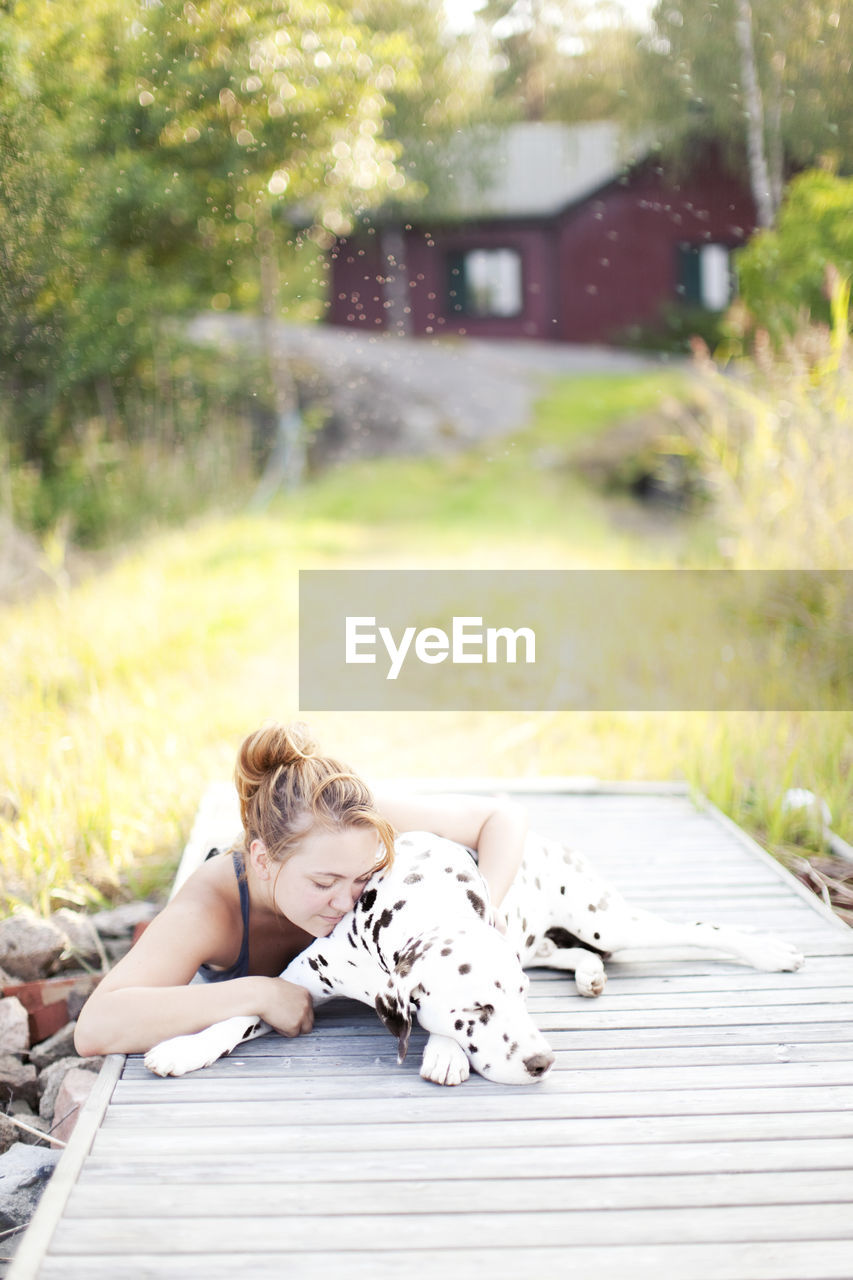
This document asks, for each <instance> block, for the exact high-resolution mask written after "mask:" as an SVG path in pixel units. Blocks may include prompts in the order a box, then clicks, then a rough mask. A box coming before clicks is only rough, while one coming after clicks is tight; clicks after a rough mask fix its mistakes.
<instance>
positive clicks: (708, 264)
mask: <svg viewBox="0 0 853 1280" xmlns="http://www.w3.org/2000/svg"><path fill="white" fill-rule="evenodd" d="M678 292H679V294H680V295H681V297H682V298H683V299H684V301H685V302H689V303H690V304H691V305H693V306H696V307H705V309H706V310H707V311H723V310H724V309H725V308H726V307H727V306H728V305H729V303H730V302H731V300H732V296H733V294H734V277H733V273H732V262H731V251H730V249H729V248H728V246H727V245H724V244H680V245H679V246H678Z"/></svg>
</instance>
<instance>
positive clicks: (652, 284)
mask: <svg viewBox="0 0 853 1280" xmlns="http://www.w3.org/2000/svg"><path fill="white" fill-rule="evenodd" d="M480 159H481V160H483V159H485V161H486V163H485V165H484V166H483V168H484V170H485V175H486V176H485V180H484V181H480V182H479V183H478V182H476V181H475V180H474V179H473V177H472V176H471V168H470V167H469V166H466V165H465V164H464V163H460V164H457V165H456V166H455V168H456V170H457V172H456V174H455V176H454V172H453V169H454V165H453V163H452V162H451V163H449V164H448V175H447V181H446V183H443V184H442V190H441V192H440V200H436V198H435V197H433V199H432V202H431V205H430V206H429V208H430V212H429V214H428V215H427V214H426V213H424V214H422V215H421V214H416V215H414V217H413V219H412V221H410V222H406V223H402V222H395V221H392V220H389V219H385V220H381V219H378V220H376V221H375V222H374V223H373V224H372V225H369V226H366V227H363V228H362V229H360V230H359V231H358V232H356V233H353V234H352V235H351V236H349V237H347V238H346V239H341V240H339V241H338V242H337V244H336V246H335V248H334V250H333V253H332V272H331V298H330V302H331V306H330V312H329V319H330V322H331V323H332V324H337V325H348V326H355V327H358V328H359V329H361V330H362V331H365V330H368V331H373V332H376V331H381V330H389V331H396V332H402V333H410V334H443V333H452V334H470V335H472V336H478V337H506V338H536V339H544V340H550V341H562V342H613V341H618V340H619V339H620V337H622V336H624V335H625V334H626V333H628V332H629V331H630V329H631V327H632V326H635V327H636V326H642V327H647V326H651V327H653V326H654V325H655V324H656V323H659V322H660V320H661V316H662V314H663V312H664V311H665V309H666V308H667V307H672V306H673V305H678V304H679V302H681V303H683V304H685V305H692V306H694V307H695V306H699V307H705V308H707V309H708V310H712V311H713V310H721V309H722V308H723V307H725V306H726V304H727V303H728V301H729V299H730V295H731V291H732V272H731V261H730V260H731V254H732V251H733V250H735V249H737V248H739V247H740V246H741V245H743V244H744V243H745V242H746V241H747V239H748V238H749V236H750V234H751V233H752V231H753V229H754V227H755V211H754V207H753V203H752V199H751V197H750V195H749V192H748V190H747V188H746V186H745V184H744V183H743V182H742V181H740V180H739V179H738V178H736V177H734V176H733V175H732V174H730V173H728V172H727V171H726V170H725V168H724V167H723V164H722V162H721V160H720V157H719V155H718V154H717V153H716V152H715V151H714V150H713V149H709V150H708V151H707V152H706V153H704V154H703V155H701V156H699V157H697V160H696V163H695V164H694V165H693V167H692V170H691V171H690V172H689V173H680V174H678V175H677V176H676V175H674V174H671V173H668V172H667V170H666V168H665V166H664V165H663V164H662V163H661V162H660V160H659V159H656V158H655V156H654V155H653V153H652V152H651V151H650V149H648V148H645V149H644V148H643V147H642V146H636V145H635V146H634V147H633V148H630V147H627V146H626V145H625V143H624V141H623V139H622V138H621V136H620V133H619V130H618V129H617V127H616V126H615V125H612V124H609V123H601V124H587V125H579V126H565V125H559V124H519V125H514V126H511V127H510V128H508V129H506V130H505V131H502V132H501V133H499V134H496V135H493V136H492V137H491V138H490V140H488V141H486V142H484V143H483V146H482V148H481V154H480Z"/></svg>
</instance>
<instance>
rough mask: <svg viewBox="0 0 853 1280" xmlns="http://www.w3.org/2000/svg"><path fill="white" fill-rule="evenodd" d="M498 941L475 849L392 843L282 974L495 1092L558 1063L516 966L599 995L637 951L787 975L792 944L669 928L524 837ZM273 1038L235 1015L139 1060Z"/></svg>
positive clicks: (209, 1053) (188, 1057) (691, 927)
mask: <svg viewBox="0 0 853 1280" xmlns="http://www.w3.org/2000/svg"><path fill="white" fill-rule="evenodd" d="M503 910H504V913H505V916H506V922H507V931H506V934H503V933H501V932H499V931H498V929H496V928H493V927H492V925H491V923H490V920H491V917H492V913H491V908H490V904H489V896H488V888H487V886H486V882H485V880H484V879H483V877H482V875H481V874H480V872H479V870H478V868H477V865H476V861H475V855H473V853H472V851H471V850H469V849H466V848H465V847H464V846H462V845H458V844H455V843H453V842H452V841H449V840H445V839H443V838H440V837H437V836H435V835H432V834H430V833H428V832H408V833H406V834H404V835H401V836H399V837H398V838H397V841H396V855H395V858H394V862H393V864H392V866H391V867H390V868H388V869H386V870H384V871H382V872H378V873H377V874H376V875H375V876H374V877H373V878H372V879H371V880H370V881H369V882H368V884H367V887H366V888H365V890H364V892H363V893H362V895H361V897H360V898H359V900H358V902H357V903H356V905H355V908H354V909H353V911H351V912H350V913H349V914H348V915H347V916H345V917H344V918H343V919H342V920H341V921H340V922H339V923H338V924H337V925H336V926H335V928H334V930H333V931H332V932H331V933H330V934H329V936H328V937H326V938H318V939H316V941H315V942H313V943H312V944H311V946H310V947H308V948H307V949H306V950H305V951H303V952H301V954H300V955H298V956H297V957H296V958H295V959H294V960H293V961H292V962H291V963H290V964H289V965H288V966H287V968H286V969H285V970H284V972H283V973H282V975H281V976H282V977H283V978H286V979H287V980H288V981H289V982H294V983H297V984H299V985H300V986H304V987H306V988H307V989H308V990H309V991H310V993H311V996H312V998H313V1001H314V1003H315V1005H319V1004H322V1003H324V1002H325V1001H327V1000H329V999H332V998H333V997H336V996H345V997H348V998H350V999H355V1000H359V1001H361V1002H363V1003H365V1004H368V1005H371V1006H372V1007H374V1008H375V1009H376V1011H377V1013H378V1015H379V1017H380V1019H381V1020H382V1022H383V1023H384V1024H385V1026H386V1027H387V1028H388V1030H390V1031H391V1032H392V1034H394V1035H395V1036H396V1037H397V1040H398V1046H399V1052H398V1061H399V1062H402V1061H403V1060H404V1059H405V1056H406V1051H407V1047H408V1042H409V1035H410V1032H411V1027H412V1019H413V1017H417V1020H418V1022H419V1023H420V1025H421V1026H422V1027H423V1028H424V1029H425V1030H426V1031H427V1032H428V1033H429V1036H428V1039H427V1043H426V1047H425V1049H424V1053H423V1059H422V1063H421V1075H422V1076H423V1077H424V1079H426V1080H431V1081H433V1082H435V1083H436V1084H442V1085H456V1084H461V1083H462V1082H463V1081H464V1080H466V1079H467V1078H468V1075H469V1072H470V1070H471V1069H472V1068H473V1070H474V1071H476V1072H477V1073H479V1074H480V1075H482V1076H485V1077H486V1078H487V1079H489V1080H494V1081H497V1082H499V1083H501V1084H531V1083H534V1082H535V1081H537V1080H541V1079H542V1078H543V1077H544V1076H545V1075H546V1073H547V1072H548V1070H549V1069H550V1067H551V1065H552V1064H553V1062H554V1055H553V1053H552V1052H551V1049H550V1048H549V1046H548V1044H547V1042H546V1041H545V1039H544V1038H543V1036H542V1034H541V1033H540V1031H539V1030H538V1029H537V1027H536V1026H535V1024H534V1022H533V1021H532V1019H531V1017H530V1015H529V1013H528V1011H527V1008H526V1004H525V993H526V989H527V985H528V979H527V976H526V974H525V973H524V969H525V968H534V967H537V966H539V967H547V968H553V969H561V970H566V971H568V972H571V973H573V974H574V981H575V985H576V987H577V990H578V992H579V993H580V994H581V995H583V996H590V997H593V996H599V995H601V993H602V992H603V990H604V987H605V983H606V981H607V978H606V974H605V970H604V961H605V959H607V958H608V956H610V955H613V954H616V953H621V952H628V951H631V950H637V949H641V950H643V952H644V953H647V952H648V951H649V950H653V951H655V952H660V953H662V954H663V955H674V954H676V955H677V954H681V955H684V954H685V953H686V954H691V953H695V952H700V953H706V954H708V953H710V954H712V955H715V956H717V957H720V956H722V957H724V958H731V959H735V960H738V961H741V962H742V963H744V964H747V965H751V966H752V967H754V968H757V969H765V970H774V971H781V970H795V969H798V968H799V967H800V965H801V964H802V962H803V957H802V956H801V955H800V954H799V952H798V951H797V950H796V949H795V948H794V947H792V946H790V945H789V944H788V943H787V942H784V941H782V940H780V939H776V938H773V937H769V936H767V935H760V934H752V933H745V932H742V931H740V930H737V929H732V928H729V927H726V926H721V925H714V924H705V923H697V924H676V923H673V922H671V921H667V920H664V919H663V918H661V917H660V916H657V915H654V914H652V913H651V912H648V911H644V910H641V909H638V908H635V907H632V906H630V905H629V904H628V903H627V902H626V901H625V899H624V898H622V896H621V895H620V894H619V893H618V892H617V891H616V890H615V889H613V888H612V887H611V886H609V885H608V884H606V883H605V882H604V881H602V880H600V879H598V878H597V877H596V876H595V875H594V874H593V872H592V871H590V869H589V867H588V866H587V864H586V863H585V862H584V860H583V859H582V857H581V856H580V855H579V854H578V853H575V852H571V851H569V850H567V849H565V848H563V846H562V845H560V844H559V843H558V842H557V841H554V840H550V839H546V838H543V837H542V836H539V835H535V834H531V835H529V836H528V838H527V844H526V848H525V857H524V861H523V864H522V866H521V868H520V870H519V872H518V875H517V876H516V879H515V881H514V883H513V885H512V887H511V889H510V891H509V893H508V894H507V896H506V898H505V899H504V903H503ZM268 1030H270V1028H269V1027H267V1026H266V1024H265V1023H263V1022H262V1021H261V1020H260V1019H258V1018H253V1017H235V1018H229V1019H228V1020H227V1021H225V1022H220V1023H217V1024H216V1025H214V1026H212V1027H209V1028H207V1029H206V1030H204V1031H200V1032H197V1033H196V1034H194V1035H188V1036H176V1037H174V1038H173V1039H171V1040H165V1041H163V1042H162V1043H161V1044H158V1045H155V1047H154V1048H153V1049H151V1050H149V1052H148V1053H147V1054H146V1056H145V1065H146V1066H147V1067H148V1068H149V1069H150V1070H151V1071H153V1072H155V1073H156V1074H157V1075H161V1076H166V1075H183V1074H184V1073H185V1072H187V1071H193V1070H196V1069H198V1068H200V1067H204V1066H208V1065H209V1064H210V1063H211V1062H215V1061H216V1059H217V1058H219V1057H221V1056H222V1055H223V1054H226V1053H229V1052H230V1051H231V1050H232V1049H233V1048H234V1047H235V1046H236V1045H237V1044H239V1043H240V1042H241V1041H243V1040H246V1039H250V1038H252V1037H254V1036H256V1035H263V1034H264V1033H265V1032H266V1031H268Z"/></svg>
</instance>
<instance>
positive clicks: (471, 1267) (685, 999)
mask: <svg viewBox="0 0 853 1280" xmlns="http://www.w3.org/2000/svg"><path fill="white" fill-rule="evenodd" d="M469 785H470V784H469ZM471 789H473V787H472V788H471ZM557 790H558V784H556V783H555V784H554V788H553V793H549V791H548V788H547V787H545V788H544V789H543V790H542V791H541V792H540V793H534V794H529V795H526V796H525V799H526V801H527V802H528V803H529V807H530V810H531V817H532V823H533V825H535V826H537V827H539V828H540V829H543V830H548V831H550V832H552V833H553V834H556V835H559V836H561V837H562V838H563V839H565V840H566V841H567V842H569V843H574V844H576V845H578V846H581V847H584V848H586V849H587V850H589V851H590V852H591V853H593V854H594V856H595V860H596V863H597V865H598V866H599V868H600V869H601V870H602V871H604V872H605V873H606V874H608V875H609V876H610V877H611V878H612V879H613V880H614V881H615V882H616V883H617V884H619V885H620V886H621V887H622V888H623V889H624V890H625V892H626V893H628V894H629V895H631V896H632V897H634V898H635V899H636V900H637V901H639V902H642V903H643V904H646V905H650V906H653V907H654V908H655V909H660V910H661V911H663V912H665V913H667V914H669V915H671V916H673V917H676V918H684V919H692V918H696V917H697V916H698V917H699V918H702V917H705V918H708V919H716V920H719V921H725V922H730V923H735V924H739V925H746V926H753V927H761V928H762V929H768V930H772V931H775V932H778V933H781V934H784V935H785V936H787V937H788V938H790V939H792V940H794V941H796V942H798V943H799V945H800V946H801V947H802V948H803V949H804V950H805V952H806V953H807V956H808V960H807V963H806V965H805V967H804V968H803V969H802V970H801V971H800V972H798V973H796V974H764V973H756V972H754V971H752V970H749V969H745V968H743V967H740V966H736V965H733V964H731V963H727V962H716V961H704V960H703V961H695V962H687V963H685V962H680V963H677V962H671V963H667V964H663V963H660V962H658V963H655V964H651V963H645V964H643V965H641V966H631V967H629V966H627V965H621V966H617V965H615V964H611V965H610V967H609V972H610V982H609V985H608V988H607V991H606V992H605V994H604V996H603V997H602V998H601V999H600V1000H598V1001H594V1000H584V999H582V998H581V997H579V996H577V995H575V994H574V993H573V988H572V986H571V984H570V982H569V981H568V980H567V979H566V978H565V976H562V975H558V974H551V973H540V974H539V975H533V981H532V983H531V987H530V1004H531V1007H532V1009H533V1011H534V1013H535V1016H536V1018H537V1020H538V1022H539V1025H540V1026H541V1027H542V1028H543V1029H545V1030H546V1032H547V1034H548V1036H549V1039H550V1041H551V1044H552V1046H553V1047H554V1049H555V1050H556V1051H557V1058H558V1060H557V1064H556V1066H555V1068H554V1069H553V1070H552V1072H551V1074H550V1075H549V1076H548V1078H547V1079H546V1080H545V1081H544V1082H543V1083H542V1084H539V1085H532V1086H529V1087H525V1088H522V1087H516V1088H512V1087H506V1086H503V1087H502V1086H499V1085H494V1084H491V1083H489V1082H487V1081H485V1080H483V1079H481V1078H472V1079H471V1080H470V1081H469V1082H468V1083H467V1084H465V1085H463V1086H462V1087H461V1088H459V1089H452V1090H451V1089H441V1088H438V1087H436V1086H434V1085H429V1084H426V1083H425V1082H424V1081H422V1080H421V1079H420V1078H419V1076H418V1074H417V1071H418V1063H419V1052H418V1050H419V1047H420V1045H421V1044H422V1042H423V1035H422V1033H420V1034H419V1035H418V1037H417V1038H416V1037H415V1036H413V1043H412V1046H411V1049H410V1053H409V1059H408V1061H407V1062H406V1064H405V1066H404V1067H398V1066H397V1065H396V1062H395V1044H394V1041H393V1040H392V1039H391V1037H390V1036H388V1035H387V1034H386V1033H385V1032H384V1031H383V1029H382V1028H381V1026H380V1025H379V1023H378V1021H377V1019H376V1017H375V1015H374V1014H373V1013H372V1012H371V1011H370V1010H367V1009H364V1008H362V1007H361V1006H358V1005H355V1004H350V1003H346V1002H342V1001H338V1002H335V1003H334V1004H332V1005H329V1006H327V1007H326V1009H325V1010H321V1011H320V1012H319V1014H318V1019H317V1028H316V1031H315V1033H314V1034H313V1035H311V1036H310V1037H305V1038H302V1039H300V1040H297V1041H289V1040H285V1039H281V1038H278V1037H273V1036H268V1037H265V1038H263V1039H261V1040H256V1041H254V1042H252V1043H250V1044H248V1045H247V1046H245V1047H244V1048H242V1049H241V1050H240V1051H239V1052H235V1054H234V1056H233V1057H231V1058H228V1059H225V1060H223V1061H221V1062H220V1063H218V1064H216V1065H215V1066H214V1067H212V1068H209V1069H208V1070H205V1071H202V1072H199V1073H197V1074H196V1075H194V1076H193V1077H189V1078H184V1079H179V1080H160V1079H156V1078H155V1077H153V1076H151V1075H149V1074H148V1073H147V1072H146V1071H145V1070H144V1068H143V1066H142V1062H141V1059H140V1058H137V1057H131V1058H128V1059H127V1060H126V1061H125V1059H124V1058H122V1057H120V1056H116V1057H113V1058H110V1059H108V1060H107V1063H106V1064H105V1067H104V1069H103V1072H102V1074H101V1077H100V1080H99V1085H98V1087H97V1089H96V1091H95V1095H93V1098H92V1099H91V1100H90V1103H89V1105H88V1107H87V1110H86V1112H85V1113H84V1115H83V1117H82V1118H81V1121H80V1123H78V1126H77V1129H76V1131H75V1133H74V1135H73V1138H72V1140H71V1144H70V1145H69V1148H68V1150H67V1152H66V1153H65V1155H64V1156H63V1159H62V1161H61V1162H60V1165H59V1167H58V1172H57V1174H56V1175H55V1176H54V1179H53V1181H52V1182H51V1184H50V1186H49V1188H48V1191H47V1193H46V1195H45V1197H44V1199H43V1201H42V1205H41V1206H40V1208H39V1211H38V1215H37V1217H36V1219H35V1220H34V1222H33V1224H32V1226H31V1228H30V1230H29V1232H28V1233H27V1236H26V1238H25V1240H24V1242H23V1244H22V1245H21V1248H20V1252H19V1256H18V1259H17V1261H16V1263H15V1264H14V1266H13V1269H12V1271H11V1273H10V1277H9V1280H32V1278H33V1277H36V1276H38V1277H39V1278H40V1280H78V1278H81V1280H82V1278H83V1277H85V1280H115V1278H116V1277H121V1278H122V1280H126V1278H128V1277H132V1278H134V1280H135V1278H136V1277H140V1278H141V1277H157V1278H158V1280H159V1278H163V1277H168V1278H169V1280H184V1278H185V1277H186V1278H188V1277H205V1280H212V1278H215V1277H226V1276H227V1277H233V1276H235V1275H242V1274H249V1275H251V1276H252V1277H253V1280H260V1278H261V1277H280V1276H282V1275H286V1276H288V1277H289V1278H291V1280H315V1278H317V1280H319V1278H320V1277H323V1280H327V1278H328V1277H330V1276H331V1277H337V1276H344V1275H345V1276H346V1277H347V1278H348V1280H353V1278H357V1277H365V1278H367V1277H369V1278H370V1280H383V1278H385V1277H389V1278H390V1277H392V1276H393V1277H398V1276H400V1275H406V1274H412V1275H415V1276H417V1277H418V1278H419V1280H432V1278H436V1280H466V1278H467V1277H474V1276H478V1277H480V1276H484V1277H488V1280H504V1278H505V1280H534V1277H535V1278H536V1280H539V1278H540V1277H541V1276H542V1275H543V1274H544V1275H547V1274H551V1273H553V1274H559V1275H571V1276H574V1277H578V1278H579V1280H587V1278H594V1280H628V1278H629V1277H630V1280H645V1278H646V1277H654V1278H655V1280H659V1277H660V1276H661V1275H664V1276H671V1277H673V1278H674V1280H830V1278H834V1280H842V1278H843V1280H849V1278H850V1277H851V1276H853V1017H851V1015H853V960H851V955H852V954H853V931H851V930H850V929H848V928H847V927H846V926H845V925H843V924H842V923H841V922H840V921H838V920H837V919H835V918H834V917H832V916H831V915H830V914H829V912H828V911H826V910H825V909H823V908H822V907H821V904H820V903H819V902H818V901H817V900H816V899H814V898H813V897H812V896H811V895H809V894H808V893H807V891H806V890H804V889H802V888H801V886H799V885H798V884H797V882H796V881H794V880H793V879H792V878H791V877H789V876H787V875H786V873H785V872H784V871H782V870H781V868H779V867H778V866H777V865H776V864H775V863H774V862H773V861H772V860H771V859H769V858H768V857H767V855H765V854H764V853H763V852H762V851H761V850H760V849H759V848H758V847H757V846H756V845H754V844H753V843H752V842H750V841H749V840H748V839H747V838H746V837H745V836H744V835H743V833H741V832H740V831H739V830H738V829H737V828H736V827H734V826H733V825H732V824H731V823H729V822H728V821H727V820H726V819H725V818H723V817H722V815H720V814H718V813H717V811H715V810H713V809H711V808H710V807H709V806H704V807H696V806H695V805H694V803H693V802H692V801H691V800H690V799H689V797H688V796H687V795H686V794H685V793H682V794H679V793H678V791H677V789H672V788H661V789H660V790H659V791H655V789H645V788H642V787H641V788H639V789H635V788H628V789H623V790H620V789H618V788H617V789H601V790H598V791H594V790H593V791H591V792H590V793H583V792H579V793H574V792H572V791H568V792H566V793H564V794H558V793H557Z"/></svg>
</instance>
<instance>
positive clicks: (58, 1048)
mask: <svg viewBox="0 0 853 1280" xmlns="http://www.w3.org/2000/svg"><path fill="white" fill-rule="evenodd" d="M75 1026H76V1023H74V1022H66V1024H65V1026H64V1027H60V1029H59V1030H58V1031H57V1032H56V1033H55V1034H54V1035H52V1036H50V1037H49V1038H48V1039H47V1040H42V1042H41V1044H37V1045H34V1046H33V1048H32V1049H31V1050H30V1062H31V1063H32V1064H33V1066H34V1067H35V1068H36V1070H37V1071H44V1069H45V1067H49V1066H50V1064H51V1063H52V1062H58V1061H59V1059H60V1058H69V1057H74V1056H76V1055H75V1052H74V1028H75Z"/></svg>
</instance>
